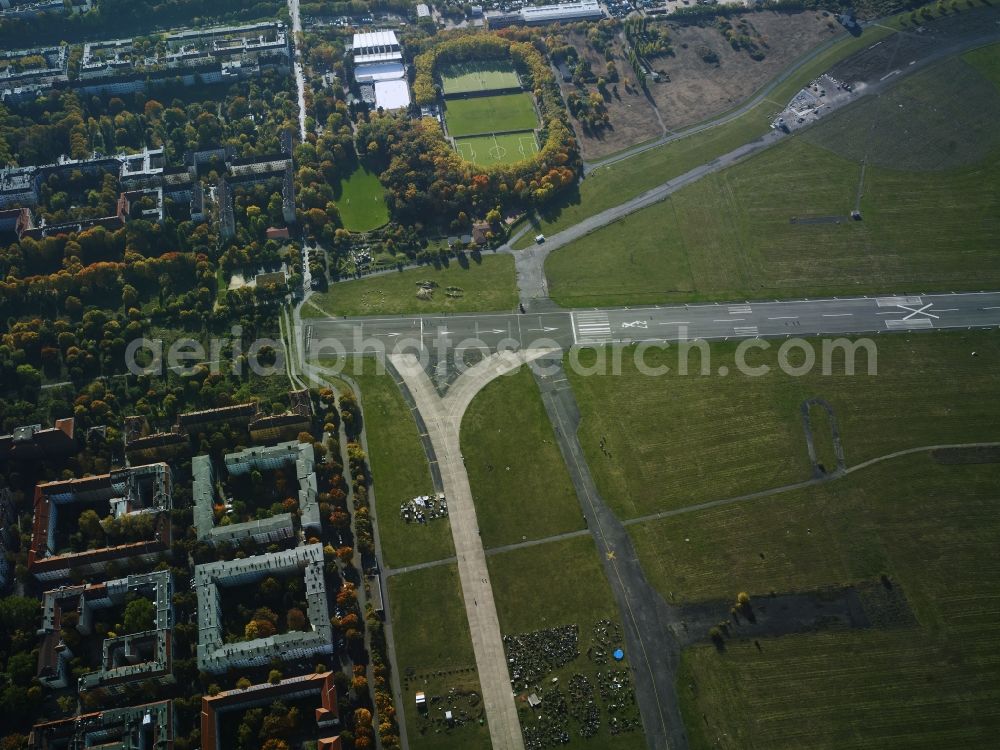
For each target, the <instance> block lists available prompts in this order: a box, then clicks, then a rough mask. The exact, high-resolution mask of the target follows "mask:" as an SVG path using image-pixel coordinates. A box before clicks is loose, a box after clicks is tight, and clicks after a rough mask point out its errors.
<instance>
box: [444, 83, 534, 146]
mask: <svg viewBox="0 0 1000 750" xmlns="http://www.w3.org/2000/svg"><path fill="white" fill-rule="evenodd" d="M445 120H446V121H447V123H448V135H450V136H451V137H452V138H458V137H459V136H463V135H481V134H483V133H506V132H510V131H514V130H534V129H535V128H537V127H538V116H537V115H536V114H535V102H534V100H533V99H532V97H531V94H529V93H527V92H524V91H522V92H521V93H519V94H501V95H499V96H477V97H473V98H471V99H449V100H448V102H447V104H446V108H445Z"/></svg>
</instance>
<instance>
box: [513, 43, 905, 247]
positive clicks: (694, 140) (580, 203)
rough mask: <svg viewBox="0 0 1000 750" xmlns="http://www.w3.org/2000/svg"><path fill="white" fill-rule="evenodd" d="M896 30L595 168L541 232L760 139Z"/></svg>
mask: <svg viewBox="0 0 1000 750" xmlns="http://www.w3.org/2000/svg"><path fill="white" fill-rule="evenodd" d="M892 33H893V32H892V30H891V29H889V28H885V27H883V26H879V27H876V28H869V29H865V32H864V33H863V34H862V35H861V36H858V37H854V36H850V35H845V36H844V37H842V38H841V39H840V40H838V41H837V42H835V43H834V44H833V45H831V46H830V47H829V48H828V49H827V50H825V51H824V52H822V53H820V54H819V55H817V56H816V57H815V58H814V59H813V60H811V61H810V62H809V63H807V64H806V65H804V66H803V67H802V69H801V70H798V71H797V72H796V73H794V74H793V75H791V76H789V78H788V79H787V80H785V81H784V82H782V83H780V84H779V85H778V86H776V87H775V89H774V90H773V91H771V92H770V93H769V94H768V96H767V99H766V100H765V101H763V102H761V103H760V104H758V105H757V106H756V107H753V108H752V109H750V110H749V111H747V112H746V113H744V114H743V115H741V116H739V117H738V118H736V119H734V120H732V121H730V122H726V123H724V124H720V125H716V126H711V125H710V122H709V123H707V125H709V127H708V128H707V129H705V130H702V131H701V132H697V133H693V134H691V135H688V136H686V137H684V138H682V139H680V140H677V141H671V142H670V143H666V144H664V145H662V146H657V147H656V148H652V149H649V150H648V151H644V152H642V153H641V154H638V155H636V156H633V157H630V158H628V159H624V160H622V161H620V162H617V163H615V164H612V165H610V166H607V167H602V168H600V169H597V170H595V171H594V172H592V173H591V174H589V175H587V178H586V179H585V180H584V181H583V182H582V183H581V184H580V189H579V195H577V196H575V197H573V198H571V199H570V200H569V201H567V203H566V205H564V206H560V207H557V208H556V209H555V210H553V211H552V213H551V214H550V215H546V216H543V220H542V222H541V224H540V226H539V229H538V231H541V232H545V233H546V234H555V233H556V232H558V231H560V230H562V229H565V228H566V227H569V226H572V225H573V224H576V223H578V222H580V221H582V220H583V219H585V218H587V217H588V216H593V215H594V214H596V213H599V212H601V211H604V210H605V209H608V208H611V207H612V206H617V205H619V204H621V203H624V202H625V201H627V200H629V199H630V198H634V197H635V196H637V195H639V194H640V193H643V192H645V191H646V190H649V189H650V188H652V187H655V186H656V185H659V184H661V183H664V182H666V181H667V180H670V179H672V178H674V177H677V176H678V175H682V174H684V173H685V172H687V171H689V170H691V169H693V168H694V167H697V166H698V165H700V164H704V163H705V162H708V161H711V160H712V159H714V158H716V157H718V156H721V155H722V154H725V153H728V152H729V151H732V150H733V149H735V148H737V147H739V146H742V145H743V144H745V143H749V142H750V141H753V140H755V139H757V138H759V137H760V136H761V135H763V134H764V133H766V132H767V131H768V129H769V127H770V121H771V116H772V115H773V114H774V112H775V111H777V110H778V109H780V107H782V106H784V105H785V104H786V103H787V102H788V101H789V100H790V99H791V98H792V97H793V96H794V95H795V92H796V91H797V90H798V89H800V88H801V87H802V86H804V85H805V84H807V83H808V82H809V81H811V80H812V79H814V78H815V77H816V76H818V75H820V74H821V73H823V72H824V71H826V70H828V69H829V68H830V67H831V66H832V65H833V64H834V63H836V62H837V61H839V60H842V59H844V58H846V57H849V56H850V55H852V54H854V53H855V52H858V51H859V50H861V49H864V48H865V47H868V46H870V45H872V44H874V43H876V42H877V41H879V40H880V39H885V38H886V37H888V36H889V35H890V34H892ZM696 127H698V126H696ZM536 233H537V232H536V231H532V232H530V233H529V234H528V235H527V236H525V237H522V238H521V240H520V241H518V242H517V243H515V247H516V248H524V247H528V246H530V245H531V243H532V239H531V238H532V237H534V235H535V234H536Z"/></svg>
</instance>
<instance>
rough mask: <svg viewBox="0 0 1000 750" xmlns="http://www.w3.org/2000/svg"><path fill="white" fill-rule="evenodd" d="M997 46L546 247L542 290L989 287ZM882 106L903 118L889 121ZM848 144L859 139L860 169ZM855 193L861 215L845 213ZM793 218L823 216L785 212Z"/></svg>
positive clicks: (600, 298)
mask: <svg viewBox="0 0 1000 750" xmlns="http://www.w3.org/2000/svg"><path fill="white" fill-rule="evenodd" d="M998 55H1000V47H997V46H994V47H991V48H987V49H984V50H979V51H976V52H973V53H969V54H968V55H966V56H964V58H963V59H956V60H949V61H945V62H944V63H941V64H939V65H937V66H935V67H934V68H931V69H929V70H927V71H924V72H921V73H918V74H916V75H914V76H913V77H912V78H908V79H906V80H904V81H903V82H902V83H901V84H899V85H898V86H897V87H896V88H894V89H891V90H890V91H889V92H887V93H886V94H885V95H884V96H883V97H880V98H879V99H878V100H874V101H872V102H867V101H863V102H861V103H859V105H857V106H855V107H851V108H848V109H847V110H844V111H843V112H841V113H838V114H836V115H834V116H832V117H831V118H830V119H828V120H825V121H822V122H820V123H819V124H818V125H816V126H814V127H813V128H811V129H810V130H808V131H806V132H804V133H803V135H802V136H801V137H795V138H793V139H791V140H788V141H786V142H784V143H782V144H780V145H777V146H775V147H773V148H771V149H768V150H767V151H764V152H762V153H759V154H758V155H756V156H754V157H753V158H751V159H748V160H747V161H745V162H743V163H740V164H737V165H736V166H733V167H730V168H728V169H725V170H723V171H721V172H716V173H714V174H711V175H708V176H707V177H704V178H703V179H701V180H699V181H698V182H696V183H694V184H692V185H689V186H687V187H685V188H683V189H681V190H679V191H678V192H676V193H674V194H673V195H672V196H671V197H670V198H669V199H667V200H666V201H664V202H662V203H658V204H656V205H654V206H651V207H649V208H646V209H643V210H641V211H638V212H636V213H634V214H632V215H630V216H627V217H625V218H623V219H621V220H619V221H617V222H615V223H614V224H611V225H609V226H607V227H604V228H603V229H600V230H598V231H596V232H594V233H593V234H591V235H589V236H587V237H585V238H583V239H581V240H580V241H578V242H575V243H573V244H571V245H569V246H567V247H566V248H563V249H560V250H558V251H556V252H555V253H553V254H552V255H551V256H550V257H549V259H548V261H547V263H546V273H547V276H548V279H549V284H550V291H551V294H552V297H553V299H555V300H556V301H558V302H559V303H560V304H562V305H566V306H577V307H579V306H591V305H625V304H640V303H657V302H665V301H686V300H695V299H704V300H717V299H724V298H725V299H746V298H748V297H750V298H766V297H798V296H817V295H820V294H826V295H835V294H858V293H866V292H874V291H880V290H884V289H887V288H901V287H902V288H911V289H918V290H924V289H928V290H929V289H947V290H978V289H982V288H983V287H984V286H989V285H990V284H991V283H992V284H993V285H996V284H998V283H1000V262H998V258H997V255H996V253H995V252H994V248H995V247H996V242H997V237H998V236H1000V214H998V213H997V212H996V210H995V207H996V206H997V204H998V202H1000V132H998V131H997V129H996V128H995V127H992V123H994V122H995V121H996V117H997V116H998V113H1000V89H998V86H1000V78H997V76H996V71H997V67H996V62H995V60H996V58H997V56H998ZM956 78H958V79H960V80H961V81H962V83H961V85H956V84H955V83H954V81H955V80H956ZM966 95H968V96H970V97H972V98H973V99H974V100H975V101H976V102H977V105H976V107H968V106H965V104H964V103H966V102H967V101H968V99H967V98H965V97H966ZM890 106H891V108H892V111H893V112H894V113H895V112H897V111H904V112H908V113H909V114H908V115H905V116H902V115H895V114H893V115H892V116H891V117H890V116H888V115H886V114H885V110H886V109H887V108H888V107H890ZM873 122H874V123H875V124H876V125H877V127H875V128H873V127H872V124H873ZM859 143H867V144H869V147H870V153H869V154H868V165H867V167H866V169H865V170H864V173H863V175H862V170H861V165H860V163H859V159H860V157H861V154H860V152H859V151H858V150H857V149H858V148H859V146H858V145H857V144H859ZM918 170H919V171H918ZM818 176H822V178H820V177H818ZM588 181H589V180H588ZM859 192H860V195H861V200H860V210H861V214H862V217H863V220H861V221H850V220H849V219H848V216H849V214H850V212H851V210H853V208H854V207H855V201H856V200H857V196H858V194H859ZM800 217H833V218H837V217H839V221H836V222H835V221H832V220H830V221H825V222H824V223H794V222H793V221H792V220H793V219H796V218H800ZM991 280H992V281H991Z"/></svg>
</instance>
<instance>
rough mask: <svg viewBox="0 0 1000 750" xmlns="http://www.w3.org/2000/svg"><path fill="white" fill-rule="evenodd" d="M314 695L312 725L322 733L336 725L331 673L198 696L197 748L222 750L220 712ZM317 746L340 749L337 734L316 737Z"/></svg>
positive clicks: (337, 724)
mask: <svg viewBox="0 0 1000 750" xmlns="http://www.w3.org/2000/svg"><path fill="white" fill-rule="evenodd" d="M313 695H315V696H317V698H318V700H319V705H318V706H317V707H316V709H315V719H316V726H317V727H319V729H320V731H321V732H323V733H324V734H325V733H326V732H327V731H329V730H335V729H336V728H337V727H338V726H339V725H340V714H339V709H338V706H337V689H336V688H335V687H334V685H333V672H321V673H319V674H308V675H302V676H301V677H289V678H287V679H284V680H281V681H280V682H278V683H275V684H271V683H269V682H265V683H261V684H259V685H251V686H250V687H248V688H246V689H245V690H244V689H239V688H237V689H236V690H226V691H224V692H221V693H219V694H218V695H212V696H208V695H205V696H202V699H201V750H226V747H225V746H224V745H223V744H222V737H221V733H220V731H219V719H220V717H221V716H222V715H223V714H227V713H231V712H233V711H238V712H240V713H243V712H244V711H248V710H250V709H251V708H257V707H259V706H270V705H271V704H272V703H274V701H285V702H286V703H287V702H291V701H297V700H299V699H302V698H308V697H311V696H313ZM317 742H318V743H319V746H320V747H326V748H329V750H339V749H340V746H341V745H340V736H339V733H335V734H334V736H332V737H328V738H324V739H319V740H317ZM321 743H327V744H326V745H325V746H324V745H323V744H321Z"/></svg>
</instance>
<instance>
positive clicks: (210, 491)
mask: <svg viewBox="0 0 1000 750" xmlns="http://www.w3.org/2000/svg"><path fill="white" fill-rule="evenodd" d="M223 463H224V465H225V470H226V474H227V475H229V476H243V475H246V474H249V473H250V472H251V471H253V470H257V471H261V472H264V471H275V470H277V469H286V470H291V471H292V472H293V473H294V475H295V479H296V481H297V483H298V488H299V489H298V500H299V512H300V514H301V515H300V522H301V525H302V528H303V530H304V531H306V533H309V532H315V533H318V532H319V531H320V529H321V524H322V521H321V519H320V513H319V501H318V499H317V498H318V493H317V485H316V473H315V455H314V451H313V446H312V443H300V442H298V441H296V440H292V441H288V442H286V443H279V444H278V445H275V446H271V447H269V448H247V449H246V450H243V451H240V452H238V453H230V454H228V455H226V456H225V458H224V459H223ZM191 472H192V474H193V478H194V481H193V484H192V495H193V501H194V526H195V530H196V531H197V533H198V538H199V539H200V540H202V541H207V542H211V543H213V544H215V543H218V542H220V541H227V542H231V541H238V540H240V539H245V538H247V537H250V538H253V539H254V540H255V541H257V542H258V543H260V544H270V543H272V542H277V541H281V540H284V539H291V538H293V537H294V536H295V525H294V520H293V518H292V515H291V514H290V513H279V514H278V515H275V516H272V517H270V518H266V519H262V520H254V521H246V522H243V523H229V524H226V525H218V526H217V525H216V524H215V507H216V505H217V504H223V505H224V504H226V502H227V500H226V498H218V497H216V491H215V488H216V475H215V469H214V467H213V466H212V460H211V457H210V456H195V457H194V458H193V459H192V460H191Z"/></svg>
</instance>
